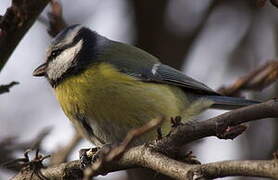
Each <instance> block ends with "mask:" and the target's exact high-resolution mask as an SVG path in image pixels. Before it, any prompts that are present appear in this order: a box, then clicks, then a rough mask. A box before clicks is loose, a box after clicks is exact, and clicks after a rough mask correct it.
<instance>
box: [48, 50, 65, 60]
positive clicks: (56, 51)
mask: <svg viewBox="0 0 278 180" xmlns="http://www.w3.org/2000/svg"><path fill="white" fill-rule="evenodd" d="M62 51H63V49H55V50H53V51H52V52H51V53H50V58H51V59H53V58H55V57H57V56H59V55H60V54H61V53H62Z"/></svg>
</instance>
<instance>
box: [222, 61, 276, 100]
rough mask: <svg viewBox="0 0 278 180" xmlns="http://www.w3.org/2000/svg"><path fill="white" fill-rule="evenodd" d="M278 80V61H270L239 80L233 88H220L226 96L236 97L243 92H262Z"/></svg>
mask: <svg viewBox="0 0 278 180" xmlns="http://www.w3.org/2000/svg"><path fill="white" fill-rule="evenodd" d="M277 78H278V61H270V62H267V63H266V64H264V65H262V66H260V67H259V68H257V69H256V70H254V71H252V72H250V73H249V74H247V75H245V76H243V77H241V78H239V79H238V80H237V81H236V82H235V83H233V84H232V85H231V86H228V87H222V88H220V90H219V92H220V93H221V94H224V95H226V96H235V95H238V93H239V92H241V91H246V90H248V91H251V90H252V91H254V90H262V89H264V88H266V87H267V86H269V85H270V84H272V83H273V82H274V81H276V80H277Z"/></svg>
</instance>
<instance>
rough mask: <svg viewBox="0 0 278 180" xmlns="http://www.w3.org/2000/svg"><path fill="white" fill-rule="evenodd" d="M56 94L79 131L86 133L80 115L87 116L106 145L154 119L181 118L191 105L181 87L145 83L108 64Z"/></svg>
mask: <svg viewBox="0 0 278 180" xmlns="http://www.w3.org/2000/svg"><path fill="white" fill-rule="evenodd" d="M55 93H56V96H57V99H58V100H59V102H60V104H61V106H62V109H63V111H64V112H65V114H66V115H67V116H68V117H69V119H70V120H71V121H73V123H74V124H75V125H76V126H77V128H78V129H79V130H81V131H85V129H84V128H82V127H81V126H80V123H79V122H78V121H79V120H78V119H77V118H76V114H82V115H84V116H86V117H87V119H89V123H90V126H91V128H92V129H93V132H94V134H95V135H96V136H98V137H99V138H101V139H103V140H104V141H105V142H106V143H112V142H114V141H120V140H121V139H122V138H123V137H124V136H125V135H126V133H127V132H128V131H129V130H130V129H131V128H136V127H140V126H142V125H143V124H145V123H146V122H147V121H149V120H151V119H152V118H156V117H158V116H161V115H162V116H165V117H166V118H169V119H170V117H175V116H178V115H181V112H182V111H183V110H184V108H185V106H187V104H186V101H185V97H184V96H185V95H184V93H183V92H182V90H180V89H179V88H177V87H173V86H169V85H163V84H158V83H147V82H142V81H140V80H137V79H136V78H134V77H131V76H128V75H125V74H123V73H121V72H118V71H117V70H116V69H115V68H114V67H113V66H111V65H109V64H104V63H103V64H99V65H94V66H92V67H91V68H89V69H88V70H86V71H84V72H83V73H81V74H79V75H74V76H72V77H69V78H67V79H65V80H64V81H63V82H62V83H60V84H59V85H58V86H57V87H56V88H55ZM167 122H168V123H167V125H165V127H170V123H169V122H170V120H169V121H167ZM83 134H84V133H83ZM150 136H152V137H153V136H156V134H155V133H152V134H149V135H148V138H150ZM145 138H146V136H145Z"/></svg>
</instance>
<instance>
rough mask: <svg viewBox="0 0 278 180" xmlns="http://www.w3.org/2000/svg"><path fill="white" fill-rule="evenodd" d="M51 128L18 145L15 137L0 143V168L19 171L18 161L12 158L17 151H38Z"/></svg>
mask: <svg viewBox="0 0 278 180" xmlns="http://www.w3.org/2000/svg"><path fill="white" fill-rule="evenodd" d="M50 131H51V128H50V127H47V128H44V129H43V130H42V131H41V132H40V133H39V134H38V135H37V136H36V137H35V138H34V139H32V140H30V141H28V142H24V143H18V142H17V139H16V138H15V137H8V138H5V139H3V140H2V141H1V142H0V147H1V148H0V157H1V159H0V167H1V168H5V169H9V170H12V171H19V170H20V169H21V168H22V166H21V165H20V164H18V161H20V159H16V158H15V157H14V153H15V152H17V151H25V150H26V149H32V150H34V149H40V147H41V143H42V141H43V140H44V139H45V137H46V136H47V135H48V134H49V133H50Z"/></svg>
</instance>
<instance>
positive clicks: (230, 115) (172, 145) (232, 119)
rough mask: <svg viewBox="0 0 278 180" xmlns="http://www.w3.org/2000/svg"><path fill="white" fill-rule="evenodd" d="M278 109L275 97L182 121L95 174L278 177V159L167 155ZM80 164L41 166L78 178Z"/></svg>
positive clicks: (52, 175) (47, 173) (48, 174)
mask: <svg viewBox="0 0 278 180" xmlns="http://www.w3.org/2000/svg"><path fill="white" fill-rule="evenodd" d="M277 109H278V100H276V99H273V100H270V101H267V102H265V103H260V104H256V105H252V106H249V107H244V108H240V109H237V110H234V111H230V112H227V113H224V114H222V115H220V116H217V117H214V118H211V119H208V120H206V121H196V122H195V121H194V122H191V123H186V124H184V125H180V126H178V127H177V128H175V129H174V130H173V132H172V133H171V134H170V135H169V136H167V137H163V138H162V139H161V140H158V141H155V142H152V143H151V144H150V145H149V146H146V145H141V146H137V147H133V148H131V149H129V150H128V151H126V152H125V153H123V155H122V156H121V157H120V158H119V159H117V160H114V161H110V162H106V163H103V164H102V166H101V168H100V169H98V170H97V171H96V172H94V174H95V175H98V174H107V173H109V172H114V171H118V170H123V169H129V168H135V167H145V168H150V169H153V170H156V171H158V172H160V173H162V174H165V175H168V176H170V177H173V178H177V179H192V178H193V179H196V178H195V177H196V175H198V176H203V177H224V176H234V175H242V176H263V177H272V178H278V174H277V172H278V160H269V161H224V162H217V163H209V164H204V165H191V164H186V163H183V162H179V161H176V160H174V159H171V158H169V157H167V156H170V157H174V156H175V155H176V154H177V152H178V150H179V149H180V147H181V146H183V145H185V144H187V143H189V142H192V141H194V140H197V139H200V138H204V137H208V136H217V137H220V138H223V137H222V136H221V134H223V132H225V131H226V129H227V128H228V127H233V126H237V125H240V124H241V123H244V122H249V121H254V120H258V119H262V118H269V117H278V111H277ZM79 166H80V164H79V162H78V161H72V162H68V163H64V164H61V165H58V166H55V167H49V168H46V169H41V172H42V174H43V175H44V176H46V177H48V178H50V179H55V178H58V177H65V176H68V177H71V176H70V175H75V177H74V178H76V179H78V178H79V179H82V171H81V169H80V168H79ZM263 167H264V168H263ZM77 174H78V177H77ZM19 177H21V178H22V176H20V174H19V175H17V176H16V177H15V178H14V179H20V178H19ZM24 177H25V176H24Z"/></svg>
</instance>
